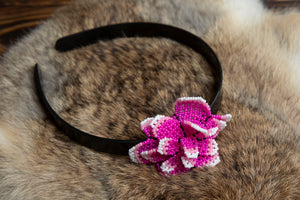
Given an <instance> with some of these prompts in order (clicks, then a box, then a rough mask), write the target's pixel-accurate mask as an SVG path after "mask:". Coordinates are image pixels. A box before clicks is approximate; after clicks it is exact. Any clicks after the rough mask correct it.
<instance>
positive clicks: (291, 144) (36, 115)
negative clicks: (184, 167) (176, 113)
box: [0, 0, 300, 200]
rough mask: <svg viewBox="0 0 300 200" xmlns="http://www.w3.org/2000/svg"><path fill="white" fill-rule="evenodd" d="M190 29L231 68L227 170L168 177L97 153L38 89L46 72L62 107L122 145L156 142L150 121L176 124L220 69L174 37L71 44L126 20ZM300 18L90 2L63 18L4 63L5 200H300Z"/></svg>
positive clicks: (164, 0) (229, 0)
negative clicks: (186, 99) (145, 126)
mask: <svg viewBox="0 0 300 200" xmlns="http://www.w3.org/2000/svg"><path fill="white" fill-rule="evenodd" d="M134 21H152V22H160V23H167V24H171V25H175V26H178V27H181V28H184V29H187V30H189V31H191V32H193V33H195V34H197V35H198V36H200V37H202V38H203V39H204V40H205V41H206V42H207V43H208V44H209V45H210V46H211V47H212V48H213V49H214V50H215V52H216V53H217V55H218V57H219V59H220V61H221V63H222V66H223V70H224V82H223V100H222V104H221V106H220V110H219V113H223V114H224V113H231V114H232V116H233V119H232V121H231V122H229V124H228V126H227V127H226V129H224V130H223V131H222V132H221V134H220V135H219V136H218V138H217V141H218V144H219V149H220V150H219V153H220V157H221V163H220V164H218V165H217V166H216V167H212V168H202V169H198V168H195V169H193V170H191V171H190V172H187V173H185V174H182V175H178V176H171V177H162V176H160V175H159V174H158V173H157V171H156V168H155V167H154V166H148V165H137V164H134V163H132V162H131V161H130V159H129V158H128V157H126V156H114V155H108V154H104V153H98V152H94V151H92V150H90V149H87V148H85V147H82V146H80V145H78V144H76V143H74V142H72V141H71V140H70V139H69V138H67V137H66V136H64V135H63V134H62V133H61V131H60V130H59V129H57V128H56V127H55V126H54V125H53V124H52V122H51V121H50V120H49V119H48V117H47V115H46V114H45V113H44V110H43V109H42V107H41V105H40V103H39V101H38V98H37V95H36V91H35V87H34V83H33V66H34V65H35V63H39V65H40V67H41V72H42V78H43V87H44V91H45V92H46V95H47V98H48V99H49V101H50V103H51V105H52V106H53V107H54V108H55V110H56V111H57V112H58V113H59V114H60V115H61V116H63V118H64V119H65V120H66V121H68V122H69V123H71V124H72V125H74V126H76V127H77V128H80V129H82V130H84V131H87V132H90V133H93V134H95V135H98V136H103V137H107V138H115V139H137V138H143V137H145V136H144V134H143V133H142V131H141V130H140V127H139V123H140V121H142V120H143V119H145V118H147V117H152V116H155V115H157V114H164V115H171V114H172V112H173V102H174V101H175V100H176V98H178V97H181V96H202V97H204V98H206V99H210V98H211V97H212V95H213V88H212V85H213V82H214V77H213V74H212V71H211V69H210V66H208V65H207V64H206V62H205V61H204V60H203V58H202V57H201V56H199V55H198V54H197V53H195V52H193V51H192V50H190V49H188V48H186V47H184V46H182V45H180V44H178V43H176V42H173V41H170V40H167V39H159V38H153V39H151V38H148V39H145V38H131V39H116V40H113V41H107V42H101V41H100V42H98V43H96V44H93V45H90V46H87V47H84V48H81V49H77V50H73V51H70V52H66V53H60V52H57V51H56V50H55V49H54V44H55V41H56V40H57V39H58V38H60V37H62V36H65V35H69V34H71V33H76V32H79V31H82V30H87V29H91V28H94V27H99V26H103V25H106V24H113V23H119V22H134ZM299 22H300V13H299V10H291V9H290V10H285V11H280V12H275V11H270V10H267V9H266V8H264V7H263V6H262V4H261V2H259V1H258V0H201V1H200V0H185V1H182V0H172V1H171V0H159V1H158V0H138V1H135V0H86V1H75V2H73V3H72V4H71V5H68V6H66V7H63V8H61V9H59V10H58V11H57V12H56V13H55V14H54V15H53V16H52V17H51V18H50V19H49V20H47V21H46V22H44V23H43V24H42V25H41V26H39V27H38V28H36V29H35V30H34V31H32V32H31V33H30V34H29V35H27V36H26V37H24V38H23V39H21V40H19V41H18V42H17V43H16V44H15V45H14V46H13V47H12V48H10V49H9V50H8V51H7V52H6V53H5V55H3V57H2V58H1V61H0V77H1V78H0V94H1V95H0V120H1V123H0V199H5V200H9V199H230V200H231V199H299V198H300V148H299V147H300V132H299V130H300V123H299V122H300V87H299V85H300V78H299V77H300V60H299V58H300V37H299V35H300V23H299Z"/></svg>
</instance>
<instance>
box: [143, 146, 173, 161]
mask: <svg viewBox="0 0 300 200" xmlns="http://www.w3.org/2000/svg"><path fill="white" fill-rule="evenodd" d="M141 156H142V157H143V158H144V159H145V160H148V161H149V162H151V163H157V162H162V161H164V160H166V159H168V156H165V155H161V154H160V153H158V152H157V148H153V149H151V150H148V151H142V152H141Z"/></svg>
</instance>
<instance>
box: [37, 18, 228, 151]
mask: <svg viewBox="0 0 300 200" xmlns="http://www.w3.org/2000/svg"><path fill="white" fill-rule="evenodd" d="M130 37H150V38H151V37H163V38H169V39H172V40H174V41H177V42H178V43H180V44H183V45H185V46H187V47H190V48H192V49H193V50H194V51H196V52H197V53H199V54H201V55H203V57H204V58H205V59H206V61H207V62H208V63H209V64H210V65H211V66H212V67H213V68H214V73H215V76H216V80H217V81H216V87H215V88H216V93H215V96H214V97H213V99H212V100H211V101H210V107H211V109H212V111H213V112H217V109H218V106H219V103H220V101H221V87H222V68H221V64H220V62H219V60H218V58H217V56H216V54H215V53H214V51H213V50H212V49H211V48H210V47H209V46H208V45H207V44H206V43H205V42H204V41H203V40H202V39H200V38H199V37H197V36H196V35H194V34H192V33H190V32H187V31H185V30H182V29H180V28H176V27H173V26H169V25H163V24H156V23H122V24H115V25H108V26H104V27H100V28H95V29H92V30H88V31H83V32H80V33H76V34H73V35H70V36H66V37H63V38H60V39H59V40H57V42H56V45H55V48H56V50H58V51H60V52H65V51H70V50H73V49H76V48H80V47H84V46H87V45H90V44H93V43H96V42H97V41H99V40H101V41H105V40H112V39H115V38H130ZM34 78H35V84H36V88H37V93H38V96H39V98H40V101H41V103H42V105H43V106H44V108H45V110H46V111H47V113H48V114H49V115H50V117H51V118H52V120H53V121H54V123H55V124H56V125H57V126H58V127H59V128H61V130H62V131H63V132H64V133H65V134H66V135H68V136H69V137H70V138H71V139H72V140H74V141H75V142H77V143H79V144H81V145H83V146H86V147H88V148H91V149H93V150H96V151H99V152H105V153H110V154H116V155H128V150H129V149H130V148H131V147H132V146H134V145H136V144H138V143H140V142H142V141H143V140H116V139H108V138H101V137H98V136H95V135H91V134H89V133H85V132H83V131H81V130H79V129H77V128H75V127H73V126H72V125H70V124H69V123H67V122H66V121H64V120H63V119H62V118H61V117H60V116H59V115H58V114H57V113H56V112H55V111H54V110H53V108H52V107H51V106H50V104H49V103H48V101H47V99H46V97H45V94H44V92H43V89H42V86H41V81H40V77H39V68H38V64H36V65H35V69H34Z"/></svg>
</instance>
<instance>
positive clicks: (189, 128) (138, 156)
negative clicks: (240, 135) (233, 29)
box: [34, 23, 231, 175]
mask: <svg viewBox="0 0 300 200" xmlns="http://www.w3.org/2000/svg"><path fill="white" fill-rule="evenodd" d="M130 37H149V38H153V37H162V38H168V39H171V40H174V41H176V42H178V43H180V44H182V45H185V46H187V47H189V48H191V49H193V50H194V51H196V52H197V53H199V54H201V55H202V56H203V57H204V58H205V59H206V61H207V62H208V63H209V64H210V66H211V67H212V68H213V69H214V75H215V77H216V85H215V88H216V92H215V95H214V97H213V98H212V100H211V101H210V103H209V105H208V104H207V103H206V101H205V100H204V99H202V98H201V97H183V98H179V99H177V101H176V103H175V114H174V115H173V116H171V117H166V116H162V115H157V116H156V117H154V118H147V119H146V120H144V121H143V122H142V123H141V127H142V130H143V131H144V133H145V134H146V135H147V136H148V139H146V140H118V139H108V138H101V137H98V136H95V135H92V134H89V133H86V132H84V131H81V130H79V129H77V128H75V127H74V126H72V125H70V124H69V123H67V122H66V121H65V120H63V119H62V118H61V117H60V116H59V115H58V114H57V113H56V112H55V111H54V109H53V108H52V107H51V105H50V104H49V103H48V100H47V98H46V96H45V94H44V92H43V89H42V86H41V80H40V76H39V67H38V64H36V65H35V69H34V79H35V84H36V89H37V94H38V96H39V99H40V101H41V103H42V105H43V107H44V108H45V111H46V112H47V113H48V114H49V116H50V117H51V119H52V120H53V121H54V123H55V124H56V125H57V126H58V127H59V128H60V129H61V130H62V132H63V133H64V134H66V135H67V136H69V137H70V138H71V139H72V140H74V141H75V142H77V143H78V144H80V145H83V146H85V147H88V148H90V149H93V150H95V151H98V152H103V153H110V154H116V155H128V153H129V155H130V158H131V159H132V160H133V161H134V162H136V163H145V164H156V165H157V166H158V169H159V171H160V172H161V173H163V174H166V175H167V174H178V173H181V172H184V171H187V170H186V169H190V168H192V167H195V166H196V167H197V166H200V165H201V166H209V164H211V165H212V164H213V162H214V163H216V162H217V161H218V160H219V157H218V155H217V154H216V150H217V146H216V142H215V140H214V138H215V137H216V136H217V135H218V133H219V131H220V130H221V129H223V128H224V127H225V125H226V121H229V120H230V118H231V115H212V114H211V110H212V112H216V111H217V109H218V106H219V104H220V101H221V92H220V91H221V87H222V68H221V64H220V62H219V60H218V58H217V56H216V54H215V53H214V51H213V50H212V49H211V48H210V47H209V46H208V45H207V44H206V43H205V42H204V41H203V40H202V39H201V38H199V37H197V36H196V35H194V34H192V33H189V32H187V31H185V30H182V29H180V28H177V27H173V26H169V25H163V24H156V23H122V24H115V25H108V26H104V27H100V28H95V29H92V30H88V31H83V32H80V33H76V34H73V35H70V36H66V37H63V38H60V39H58V40H57V42H56V45H55V48H56V50H58V51H60V52H66V51H70V50H73V49H76V48H81V47H84V46H87V45H90V44H93V43H96V42H97V41H100V40H101V41H106V40H113V39H115V38H130ZM181 112H183V113H181ZM170 130H172V131H171V135H168V134H169V132H170ZM167 132H168V133H167ZM174 134H175V136H174ZM196 135H197V136H196ZM171 138H172V140H171ZM174 139H175V140H177V141H175V142H174V141H173V140H174ZM203 141H205V142H206V143H207V144H206V143H205V142H204V143H205V145H204V146H203V144H204V143H203ZM200 143H201V144H200ZM202 143H203V144H202ZM199 145H200V146H199ZM201 145H202V146H201ZM149 148H150V149H149ZM201 148H202V149H203V150H202V151H204V150H205V151H207V152H206V153H203V152H202V153H201V152H199V151H200V150H201ZM153 149H156V150H153ZM168 149H169V150H170V149H172V152H168ZM149 150H152V152H149ZM145 152H146V153H145ZM179 154H182V155H179ZM202 154H203V155H202ZM206 154H207V155H206ZM203 156H204V157H205V159H206V160H205V162H204V161H203V163H202V164H201V163H199V162H200V161H197V162H198V164H197V163H194V164H193V163H191V162H194V161H195V160H193V161H191V160H189V159H197V160H199V159H200V157H203ZM175 157H176V158H177V160H176V159H175ZM178 158H179V159H180V164H178ZM174 159H175V160H174ZM184 159H185V160H184ZM195 162H196V161H195ZM201 162H202V161H201ZM168 163H169V164H168ZM179 165H180V166H179ZM192 165H193V166H192ZM176 167H177V168H176ZM178 167H179V168H178Z"/></svg>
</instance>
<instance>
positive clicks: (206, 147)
mask: <svg viewBox="0 0 300 200" xmlns="http://www.w3.org/2000/svg"><path fill="white" fill-rule="evenodd" d="M218 150H219V148H218V144H217V142H216V140H214V139H205V140H202V141H198V151H199V155H202V156H209V155H215V154H216V153H218Z"/></svg>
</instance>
